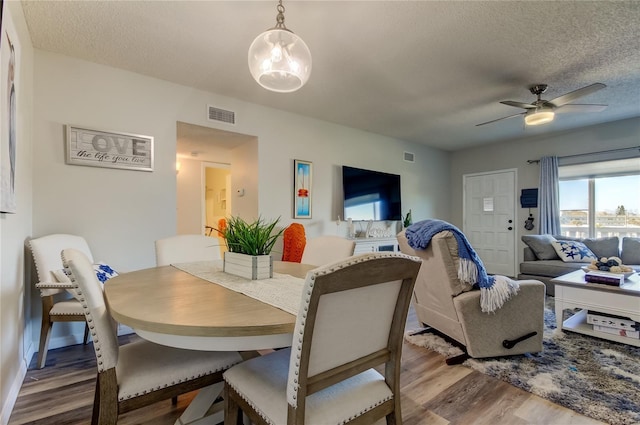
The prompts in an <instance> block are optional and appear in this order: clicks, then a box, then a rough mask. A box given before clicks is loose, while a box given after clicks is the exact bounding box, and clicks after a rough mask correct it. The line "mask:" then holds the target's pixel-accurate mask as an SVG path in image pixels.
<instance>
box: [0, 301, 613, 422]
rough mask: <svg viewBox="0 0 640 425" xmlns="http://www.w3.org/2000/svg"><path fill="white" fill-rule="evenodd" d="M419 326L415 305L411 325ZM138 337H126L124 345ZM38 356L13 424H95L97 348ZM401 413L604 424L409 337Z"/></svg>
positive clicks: (141, 414) (185, 399)
mask: <svg viewBox="0 0 640 425" xmlns="http://www.w3.org/2000/svg"><path fill="white" fill-rule="evenodd" d="M416 328H418V325H417V322H416V319H415V315H414V314H413V311H411V313H410V315H409V320H408V321H407V329H416ZM134 338H137V337H136V336H133V335H132V336H122V337H120V342H121V344H124V343H127V342H130V341H131V340H133V339H134ZM34 367H35V356H34V359H33V361H32V362H31V365H30V368H29V370H28V372H27V376H26V378H25V382H24V383H23V385H22V389H21V390H20V393H19V396H18V400H17V402H16V405H15V407H14V409H13V413H12V415H11V418H10V420H9V425H22V424H37V425H40V424H42V425H45V424H46V425H53V424H55V425H86V424H89V423H90V419H91V409H92V404H93V391H94V386H95V375H96V366H95V356H94V352H93V347H92V346H91V344H89V345H86V346H85V345H75V346H72V347H66V348H61V349H57V350H51V351H50V352H49V354H48V358H47V366H46V367H45V368H44V369H41V370H38V369H34ZM401 386H402V409H403V410H402V416H403V421H404V424H405V425H424V424H430V425H446V424H460V425H463V424H464V425H466V424H478V425H485V424H486V425H494V424H509V425H511V424H513V425H523V424H553V425H564V424H567V425H578V424H580V425H582V424H584V425H595V424H602V422H598V421H595V420H592V419H590V418H587V417H584V416H582V415H579V414H577V413H575V412H573V411H571V410H568V409H565V408H563V407H560V406H558V405H555V404H553V403H550V402H548V401H546V400H544V399H541V398H539V397H537V396H535V395H532V394H530V393H527V392H525V391H522V390H520V389H518V388H516V387H513V386H511V385H509V384H507V383H505V382H502V381H498V380H496V379H494V378H491V377H488V376H486V375H483V374H481V373H479V372H476V371H473V370H471V369H469V368H467V367H464V366H460V365H458V366H447V365H446V364H445V362H444V358H443V357H442V356H441V355H439V354H437V353H435V352H433V351H430V350H427V349H425V348H421V347H416V346H414V345H411V344H408V343H405V345H404V348H403V358H402V379H401ZM194 394H195V393H191V394H186V395H184V396H181V397H180V398H179V400H178V404H177V405H175V406H174V405H172V404H171V401H169V400H167V401H164V402H160V403H156V404H155V405H153V406H149V407H146V408H143V409H139V410H137V411H134V412H130V413H127V414H125V415H121V416H120V419H119V421H118V423H119V424H120V425H132V424H141V425H152V424H153V425H165V424H166V425H170V424H173V423H175V421H176V419H177V418H178V417H179V416H180V414H181V413H182V411H183V410H184V409H185V407H186V406H187V405H188V403H189V401H190V400H191V399H192V398H193V396H194Z"/></svg>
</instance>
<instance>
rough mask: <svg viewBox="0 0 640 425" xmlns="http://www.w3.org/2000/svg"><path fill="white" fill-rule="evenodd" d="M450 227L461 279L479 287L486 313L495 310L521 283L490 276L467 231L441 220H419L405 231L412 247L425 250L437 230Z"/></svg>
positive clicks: (516, 291)
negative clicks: (468, 237) (454, 241)
mask: <svg viewBox="0 0 640 425" xmlns="http://www.w3.org/2000/svg"><path fill="white" fill-rule="evenodd" d="M445 230H449V231H451V233H453V236H454V237H455V238H456V241H457V242H458V256H459V257H460V261H459V264H458V279H460V281H462V282H464V283H468V284H470V285H477V286H478V287H479V288H480V307H481V309H482V311H483V312H484V313H493V312H494V311H496V310H497V309H499V308H500V307H502V306H503V305H504V303H505V302H506V301H507V300H508V299H509V298H511V297H512V296H513V295H515V294H517V293H518V289H519V285H518V282H515V281H513V280H511V279H509V278H507V277H505V276H489V275H488V274H487V270H486V269H485V268H484V264H482V260H481V259H480V257H479V256H478V254H477V253H476V252H475V251H474V249H473V248H472V247H471V244H470V243H469V241H468V240H467V238H466V236H465V235H464V233H462V232H461V231H460V230H459V229H458V228H457V227H456V226H454V225H453V224H451V223H447V222H446V221H442V220H424V221H419V222H417V223H415V224H413V225H411V226H409V227H407V230H406V232H405V235H406V236H407V242H408V243H409V246H411V247H412V248H413V249H416V250H421V249H425V248H426V247H427V246H429V243H431V238H433V236H434V235H435V234H437V233H440V232H442V231H445Z"/></svg>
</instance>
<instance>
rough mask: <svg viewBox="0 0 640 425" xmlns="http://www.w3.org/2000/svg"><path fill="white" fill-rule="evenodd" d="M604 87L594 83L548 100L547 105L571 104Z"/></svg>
mask: <svg viewBox="0 0 640 425" xmlns="http://www.w3.org/2000/svg"><path fill="white" fill-rule="evenodd" d="M605 87H607V86H606V85H604V84H602V83H594V84H591V85H590V86H586V87H583V88H581V89H578V90H574V91H572V92H569V93H567V94H563V95H562V96H559V97H556V98H555V99H553V100H550V101H549V103H553V105H554V106H555V107H559V106H562V105H564V104H566V103H569V102H573V101H574V100H576V99H577V98H579V97H582V96H586V95H588V94H591V93H593V92H596V91H598V90H600V89H603V88H605Z"/></svg>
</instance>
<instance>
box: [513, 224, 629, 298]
mask: <svg viewBox="0 0 640 425" xmlns="http://www.w3.org/2000/svg"><path fill="white" fill-rule="evenodd" d="M554 240H559V241H562V240H565V241H566V240H571V241H579V242H582V243H584V244H585V245H586V246H587V248H589V249H590V250H591V251H592V252H593V253H594V254H595V255H596V256H597V257H598V258H601V257H607V258H608V257H619V258H620V259H621V260H622V263H623V264H625V265H627V266H631V267H632V268H633V269H635V270H640V238H632V237H626V236H625V237H623V238H622V240H620V238H618V237H617V236H613V237H605V238H594V239H588V238H585V239H581V238H571V237H568V236H561V235H553V236H551V235H525V236H522V241H523V242H524V243H525V245H526V246H525V248H524V261H523V262H522V263H520V274H519V275H518V279H536V280H539V281H542V282H544V284H545V285H546V287H547V289H546V290H547V294H548V295H551V296H553V295H554V294H555V289H554V284H553V283H551V279H553V278H554V277H558V276H560V275H563V274H566V273H569V272H572V271H574V270H578V269H580V268H581V267H583V266H585V265H588V264H589V263H588V262H587V263H580V262H563V261H562V260H561V259H560V257H559V256H558V254H557V253H556V251H555V250H554V248H553V246H552V242H553V241H554Z"/></svg>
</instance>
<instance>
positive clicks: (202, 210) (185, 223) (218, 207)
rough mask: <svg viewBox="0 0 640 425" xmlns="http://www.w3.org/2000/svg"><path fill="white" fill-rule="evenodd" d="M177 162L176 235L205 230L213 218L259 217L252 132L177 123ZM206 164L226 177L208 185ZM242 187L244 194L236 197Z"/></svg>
mask: <svg viewBox="0 0 640 425" xmlns="http://www.w3.org/2000/svg"><path fill="white" fill-rule="evenodd" d="M178 164H179V168H178ZM176 165H177V167H176V168H177V172H176V234H178V235H184V234H206V233H208V231H207V230H210V229H207V228H206V227H205V226H210V227H214V228H215V227H217V226H218V223H217V220H218V219H217V218H216V217H228V216H231V215H242V216H246V217H255V216H257V215H258V183H257V182H258V181H259V179H258V139H257V137H256V136H250V135H246V134H241V133H235V132H231V131H225V130H220V129H215V128H210V127H203V126H199V125H195V124H189V123H184V122H180V121H178V122H177V141H176ZM208 168H212V169H214V170H216V169H217V170H218V172H223V173H226V174H227V175H229V177H226V176H225V177H224V180H223V179H222V177H220V180H219V181H220V182H217V181H215V182H212V183H209V185H208V186H209V187H207V183H206V174H207V172H206V170H207V169H208ZM220 170H224V171H220ZM215 172H216V171H214V173H215ZM231 176H233V178H231ZM222 181H224V183H222ZM207 189H209V190H207ZM241 189H242V190H243V193H244V191H246V196H242V197H240V196H239V195H236V194H237V193H238V192H239V191H240V190H241ZM231 195H236V196H231ZM232 200H233V204H232ZM207 207H209V209H210V213H209V215H207V214H208V213H207Z"/></svg>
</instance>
